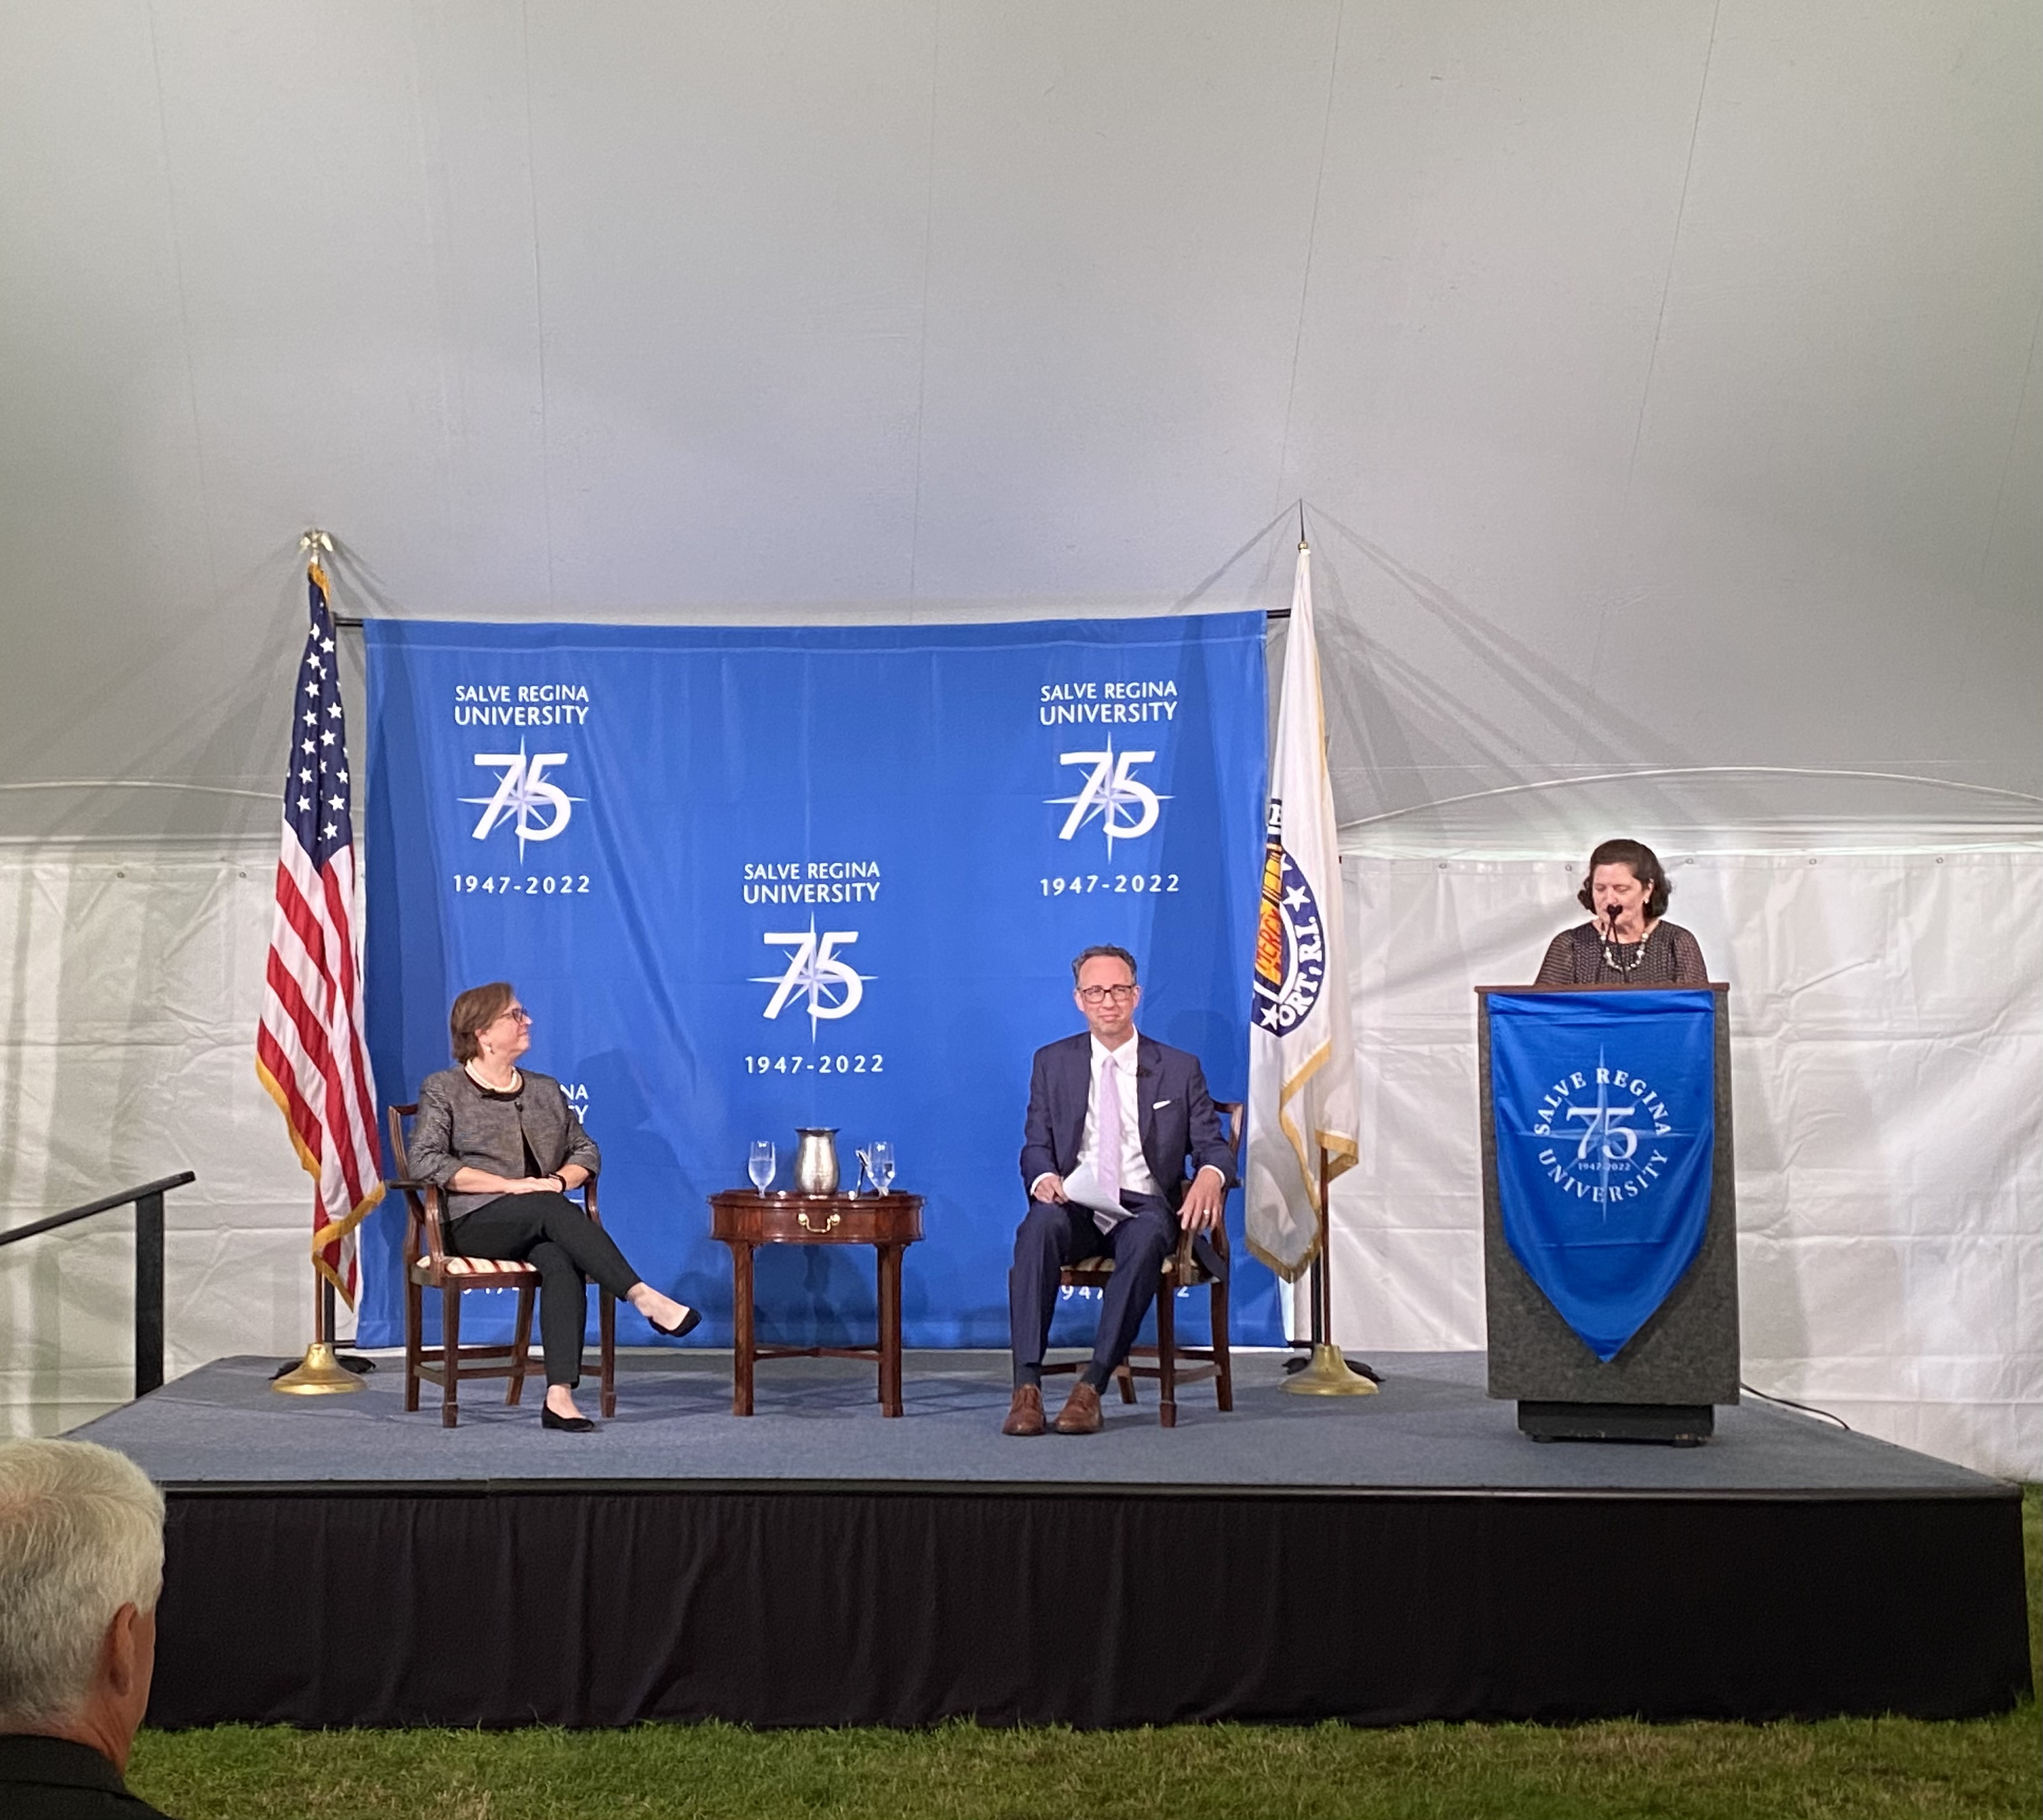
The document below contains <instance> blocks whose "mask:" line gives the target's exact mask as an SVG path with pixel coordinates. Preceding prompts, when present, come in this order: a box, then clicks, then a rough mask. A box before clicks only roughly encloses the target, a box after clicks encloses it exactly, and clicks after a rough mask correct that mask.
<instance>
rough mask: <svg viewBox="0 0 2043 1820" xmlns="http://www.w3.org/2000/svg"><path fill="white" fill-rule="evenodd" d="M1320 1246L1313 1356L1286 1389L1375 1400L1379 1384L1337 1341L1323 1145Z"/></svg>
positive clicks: (1323, 1149) (1299, 1394)
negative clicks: (1355, 1367)
mask: <svg viewBox="0 0 2043 1820" xmlns="http://www.w3.org/2000/svg"><path fill="white" fill-rule="evenodd" d="M1319 1217H1320V1243H1319V1252H1318V1255H1317V1256H1316V1257H1315V1258H1314V1259H1313V1356H1312V1358H1311V1359H1310V1360H1309V1362H1308V1363H1307V1364H1306V1366H1305V1370H1302V1371H1294V1373H1292V1374H1291V1375H1290V1377H1287V1378H1286V1379H1285V1380H1284V1388H1285V1389H1286V1390H1288V1391H1290V1392H1291V1393H1292V1394H1293V1395H1294V1396H1297V1397H1374V1395H1375V1394H1376V1385H1375V1383H1374V1381H1373V1380H1371V1379H1370V1378H1366V1377H1363V1374H1361V1373H1360V1372H1359V1371H1351V1370H1349V1369H1348V1364H1347V1360H1346V1359H1344V1358H1342V1357H1341V1350H1340V1347H1337V1346H1336V1345H1335V1344H1334V1342H1333V1331H1334V1307H1333V1278H1332V1273H1331V1272H1330V1270H1328V1264H1329V1263H1331V1262H1332V1260H1331V1259H1330V1258H1329V1256H1328V1242H1327V1148H1326V1146H1325V1145H1324V1144H1321V1145H1320V1209H1319Z"/></svg>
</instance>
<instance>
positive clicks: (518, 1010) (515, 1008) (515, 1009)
mask: <svg viewBox="0 0 2043 1820" xmlns="http://www.w3.org/2000/svg"><path fill="white" fill-rule="evenodd" d="M506 1017H516V1019H517V1020H518V1021H519V1023H521V1024H529V1023H531V1021H532V1013H531V1012H529V1011H527V1010H526V1009H525V1007H524V1006H522V1005H507V1006H504V1009H503V1010H501V1011H500V1012H498V1013H496V1016H495V1017H493V1018H491V1019H490V1020H489V1021H490V1022H491V1023H492V1024H500V1023H502V1022H503V1021H504V1019H505V1018H506Z"/></svg>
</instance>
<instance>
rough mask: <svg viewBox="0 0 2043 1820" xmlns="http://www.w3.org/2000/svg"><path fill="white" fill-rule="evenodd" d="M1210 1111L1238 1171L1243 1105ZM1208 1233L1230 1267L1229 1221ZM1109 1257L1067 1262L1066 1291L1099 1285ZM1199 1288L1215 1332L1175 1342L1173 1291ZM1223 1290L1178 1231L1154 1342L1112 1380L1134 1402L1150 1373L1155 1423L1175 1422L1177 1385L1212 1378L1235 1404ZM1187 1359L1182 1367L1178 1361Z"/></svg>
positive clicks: (1047, 1369)
mask: <svg viewBox="0 0 2043 1820" xmlns="http://www.w3.org/2000/svg"><path fill="white" fill-rule="evenodd" d="M1213 1110H1214V1111H1215V1112H1217V1113H1220V1114H1221V1117H1223V1118H1225V1120H1226V1121H1227V1134H1228V1141H1229V1142H1230V1143H1232V1144H1233V1146H1234V1155H1235V1173H1236V1174H1237V1175H1239V1174H1240V1173H1241V1128H1242V1113H1241V1107H1240V1105H1238V1104H1237V1103H1236V1102H1234V1101H1232V1100H1215V1101H1214V1102H1213ZM1222 1205H1223V1207H1225V1197H1222ZM1207 1237H1208V1238H1209V1240H1211V1241H1212V1243H1213V1249H1214V1250H1215V1251H1217V1252H1218V1253H1219V1254H1220V1260H1221V1264H1222V1266H1225V1267H1227V1268H1228V1269H1230V1270H1231V1269H1232V1266H1231V1264H1230V1263H1229V1260H1228V1249H1227V1223H1226V1221H1225V1220H1222V1221H1221V1224H1219V1225H1217V1226H1216V1227H1215V1228H1213V1231H1212V1232H1209V1234H1207ZM1111 1274H1113V1259H1111V1258H1087V1259H1086V1260H1085V1261H1084V1262H1083V1263H1077V1264H1067V1265H1066V1266H1064V1270H1063V1273H1062V1274H1061V1276H1060V1282H1061V1283H1062V1285H1063V1286H1064V1288H1066V1289H1100V1288H1102V1287H1104V1286H1105V1284H1106V1279H1107V1278H1108V1277H1109V1276H1110V1275H1111ZM1201 1287H1203V1288H1204V1289H1205V1290H1206V1291H1207V1301H1206V1306H1207V1309H1208V1315H1209V1322H1210V1324H1211V1327H1212V1330H1213V1343H1212V1345H1210V1346H1179V1344H1178V1343H1177V1340H1178V1310H1177V1301H1176V1297H1177V1293H1178V1291H1179V1290H1180V1289H1198V1288H1201ZM1227 1288H1228V1278H1226V1277H1225V1276H1218V1277H1217V1276H1215V1275H1213V1273H1212V1272H1211V1271H1209V1270H1207V1268H1206V1267H1205V1265H1204V1264H1202V1263H1200V1261H1199V1255H1198V1251H1197V1250H1196V1249H1194V1246H1193V1243H1192V1235H1191V1234H1190V1232H1180V1233H1179V1235H1178V1248H1177V1249H1176V1250H1175V1251H1173V1252H1172V1253H1171V1255H1170V1256H1168V1257H1167V1258H1166V1259H1164V1260H1163V1280H1162V1281H1161V1282H1159V1284H1158V1285H1157V1289H1156V1344H1155V1345H1154V1346H1136V1347H1130V1348H1129V1354H1128V1360H1127V1362H1126V1363H1125V1364H1123V1365H1121V1366H1117V1368H1116V1369H1115V1371H1114V1374H1113V1377H1114V1381H1115V1383H1117V1385H1119V1386H1120V1387H1121V1401H1122V1402H1124V1403H1133V1401H1134V1400H1135V1380H1136V1378H1138V1377H1153V1378H1155V1379H1156V1385H1157V1394H1158V1396H1159V1398H1160V1399H1161V1402H1160V1405H1159V1408H1158V1409H1157V1412H1156V1420H1157V1421H1158V1422H1159V1423H1160V1424H1161V1425H1162V1426H1163V1427H1166V1428H1175V1427H1177V1425H1178V1386H1179V1385H1181V1384H1201V1383H1203V1382H1205V1380H1206V1379H1208V1378H1211V1379H1212V1380H1213V1399H1214V1401H1215V1402H1216V1403H1217V1404H1218V1405H1219V1407H1220V1408H1221V1409H1222V1410H1229V1409H1232V1408H1233V1407H1234V1366H1233V1362H1232V1359H1231V1358H1229V1356H1228V1350H1227ZM1152 1358H1153V1359H1154V1360H1155V1361H1156V1363H1155V1364H1154V1365H1140V1364H1137V1363H1136V1360H1138V1359H1152ZM1187 1359H1189V1360H1190V1361H1192V1363H1190V1364H1189V1365H1186V1364H1184V1363H1182V1361H1184V1360H1187ZM1084 1365H1085V1362H1084V1360H1083V1359H1065V1360H1062V1361H1060V1362H1057V1363H1056V1364H1053V1365H1045V1366H1044V1367H1043V1374H1044V1376H1045V1377H1049V1376H1051V1375H1052V1374H1055V1373H1057V1372H1060V1371H1079V1370H1083V1369H1084Z"/></svg>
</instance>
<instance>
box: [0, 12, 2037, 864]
mask: <svg viewBox="0 0 2043 1820" xmlns="http://www.w3.org/2000/svg"><path fill="white" fill-rule="evenodd" d="M0 174H4V175H0V462H4V468H3V469H0V616H4V624H5V627H6V662H5V664H4V665H0V836H4V835H13V836H34V835H38V834H44V833H53V832H59V831H61V832H64V833H71V834H81V833H82V834H101V835H108V836H114V837H124V838H132V837H142V836H153V835H165V834H172V835H174V834H180V833H182V834H190V835H197V836H203V837H220V836H225V835H229V834H232V833H242V832H247V831H250V830H259V829H262V828H264V827H266V826H268V825H269V824H270V821H271V818H272V817H273V815H274V809H273V807H271V797H270V792H271V790H272V789H273V787H274V780H273V776H272V774H273V772H274V770H275V768H276V765H277V762H278V750H279V748H280V745H281V741H282V726H283V714H284V706H285V700H284V698H285V694H286V689H287V688H288V681H287V678H288V675H289V668H290V665H291V664H292V663H293V660H294V654H295V645H296V635H297V626H298V625H299V623H301V614H302V611H303V608H302V594H301V586H300V585H299V584H298V583H297V579H296V574H297V572H296V568H295V562H294V557H295V542H296V538H297V532H298V531H299V530H300V529H301V527H303V526H304V525H305V524H306V523H310V522H317V523H321V524H324V525H325V526H326V527H328V528H329V529H330V530H332V531H333V532H334V533H335V535H336V536H337V537H338V538H339V540H340V541H341V543H342V546H343V560H342V561H341V562H340V563H339V567H338V580H339V584H340V587H341V592H342V601H343V607H346V608H352V609H353V610H355V611H370V612H396V613H404V614H414V615H479V616H487V617H519V618H525V617H561V618H615V617H620V616H659V617H689V618H700V619H741V618H745V617H748V616H757V615H769V614H770V615H775V616H795V617H804V616H807V617H821V618H835V617H842V616H845V615H872V616H875V617H880V618H885V619H901V618H903V617H907V616H909V615H914V614H932V615H956V614H960V613H979V612H991V613H1004V614H1011V613H1016V612H1036V611H1044V610H1068V611H1101V610H1143V611H1153V610H1169V609H1171V608H1174V607H1179V608H1184V607H1190V608H1202V607H1213V606H1225V605H1244V604H1281V603H1282V600H1283V599H1284V598H1285V597H1286V595H1287V594H1288V590H1289V568H1290V550H1291V546H1292V544H1293V542H1294V541H1295V533H1294V528H1293V527H1294V523H1295V517H1294V514H1293V512H1292V511H1291V508H1292V505H1293V502H1294V501H1297V500H1299V499H1301V498H1302V499H1303V500H1305V504H1306V506H1307V508H1308V512H1309V515H1310V520H1311V523H1312V525H1313V535H1314V541H1315V544H1316V547H1317V552H1318V555H1317V561H1318V565H1319V569H1318V574H1319V582H1320V589H1321V598H1322V601H1323V607H1322V619H1323V624H1324V628H1325V630H1324V637H1325V638H1327V640H1328V663H1329V669H1330V672H1331V674H1332V679H1333V683H1332V686H1333V688H1334V690H1335V693H1336V698H1337V699H1336V702H1335V703H1334V704H1333V712H1334V718H1335V721H1336V740H1337V747H1336V759H1337V764H1338V767H1339V773H1340V775H1339V780H1338V791H1339V795H1340V807H1341V810H1342V813H1343V816H1344V817H1346V818H1349V819H1351V820H1354V821H1363V820H1365V819H1366V818H1372V817H1379V816H1382V815H1384V814H1386V813H1392V812H1397V814H1400V816H1401V818H1402V819H1403V821H1404V822H1405V825H1406V826H1416V827H1418V828H1420V829H1421V830H1424V832H1423V833H1422V834H1421V836H1420V838H1421V840H1422V841H1423V840H1424V839H1434V840H1437V841H1442V842H1444V843H1446V844H1447V845H1457V844H1466V843H1467V842H1468V841H1476V842H1478V844H1480V842H1481V840H1482V839H1483V838H1485V835H1486V834H1487V835H1488V836H1489V837H1494V836H1495V835H1496V834H1497V832H1498V830H1500V829H1508V828H1510V827H1512V826H1516V818H1520V817H1521V816H1522V814H1524V812H1525V808H1526V805H1527V804H1528V803H1532V802H1536V801H1539V800H1540V789H1543V788H1544V787H1547V786H1549V785H1550V784H1554V782H1555V781H1557V780H1568V779H1571V778H1576V777H1580V776H1601V775H1606V774H1610V773H1613V772H1615V773H1619V774H1620V775H1621V774H1624V773H1627V772H1635V771H1638V770H1640V769H1649V770H1652V771H1654V772H1658V773H1662V774H1663V775H1662V776H1660V777H1659V778H1658V780H1656V781H1655V782H1654V784H1653V785H1652V787H1651V788H1650V790H1646V791H1639V792H1634V793H1632V794H1631V795H1627V796H1626V797H1624V798H1623V799H1620V800H1621V801H1622V802H1624V803H1629V804H1631V806H1632V807H1633V808H1634V810H1635V818H1637V812H1638V811H1640V810H1642V811H1644V818H1645V819H1646V820H1647V821H1654V820H1665V821H1667V822H1679V821H1681V820H1682V819H1683V818H1688V819H1691V820H1696V821H1700V822H1704V823H1707V824H1710V825H1712V826H1716V825H1734V824H1739V823H1742V822H1750V823H1754V824H1760V823H1769V822H1771V823H1778V824H1782V825H1801V826H1819V825H1823V824H1826V823H1831V822H1842V823H1849V822H1853V821H1854V820H1862V819H1865V818H1872V819H1876V820H1880V821H1883V822H1889V823H1892V822H1911V821H1917V820H1919V821H1922V822H1945V823H1948V822H1957V821H1975V822H1986V823H1989V824H1990V823H1994V822H2007V821H2009V820H2010V819H2012V820H2016V821H2024V820H2026V821H2028V822H2034V821H2035V820H2036V819H2037V808H2038V805H2037V802H2036V801H2035V800H2034V799H2036V798H2037V797H2038V796H2043V746H2039V742H2038V741H2037V736H2036V735H2037V728H2036V714H2035V703H2036V695H2037V680H2038V676H2039V674H2043V663H2040V662H2039V659H2043V512H2040V511H2039V509H2038V508H2039V506H2043V396H2039V395H2043V383H2039V381H2038V377H2037V375H2036V374H2035V373H2034V372H2033V360H2034V351H2035V346H2036V341H2037V323H2038V316H2039V301H2040V300H2043V257H2039V252H2040V251H2043V13H2039V10H2038V9H2037V8H2036V7H2035V6H2033V5H2029V4H2026V3H2009V4H1994V3H1988V0H1891V3H1889V4H1886V5H1872V6H1869V5H1866V4H1863V3H1861V0H1852V3H1850V4H1833V5H1822V4H1813V3H1800V0H1796V3H1792V4H1782V3H1781V0H1654V3H1653V4H1646V3H1643V0H1640V3H1635V4H1622V3H1616V0H1612V3H1606V4H1584V3H1579V0H1527V3H1525V4H1520V5H1510V4H1504V3H1503V0H1465V3H1461V4H1455V3H1450V0H1374V3H1366V0H1345V3H1343V0H1289V3H1286V4H1277V5H1267V6H1255V5H1250V4H1244V3H1243V0H1156V3H1152V4H1116V5H1110V6H1102V5H1099V4H1097V3H1096V0H1068V3H1056V0H1031V3H1029V4H1026V5H1022V4H1013V3H1007V4H985V3H981V4H972V3H968V0H868V3H865V4H861V5H858V6H844V5H841V4H835V3H821V0H815V3H809V0H746V4H743V5H716V6H707V5H701V6H684V5H674V4H668V3H665V0H661V3H654V0H646V3H644V4H636V5H627V4H623V3H619V0H613V3H599V4H591V3H588V0H527V3H526V4H517V3H515V0H466V3H451V4H428V3H425V0H419V3H416V4H397V3H394V0H380V3H379V0H328V3H324V4H322V3H317V0H304V3H300V4H286V3H282V0H238V3H228V0H213V3H197V4H191V5H182V6H163V5H151V4H148V3H146V0H21V3H19V4H15V5H12V6H7V7H6V8H5V9H4V10H0ZM1719 766H1736V767H1741V768H1743V769H1742V770H1740V771H1739V772H1737V773H1736V774H1731V773H1727V772H1717V771H1709V772H1700V773H1699V772H1697V771H1696V768H1699V767H1719ZM1811 768H1819V769H1823V770H1827V771H1850V772H1872V773H1879V774H1883V775H1884V776H1907V777H1918V778H1925V779H1930V780H1941V781H1940V782H1938V783H1936V784H1930V785H1923V784H1897V783H1891V782H1883V781H1880V780H1879V779H1878V778H1875V779H1872V780H1863V779H1862V780H1856V781H1854V780H1848V779H1846V780H1839V779H1836V778H1830V779H1824V780H1816V779H1809V778H1803V777H1797V776H1794V775H1792V773H1794V772H1798V771H1805V770H1807V769H1811ZM1669 773H1673V774H1678V775H1677V776H1667V775H1664V774H1669ZM1945 784H1967V785H1971V786H1974V787H1976V788H1975V789H1974V790H1973V791H1970V792H1960V791H1952V790H1950V789H1949V788H1947V787H1945ZM1527 785H1533V786H1538V787H1540V788H1539V789H1534V790H1531V791H1527V790H1526V789H1524V786H1527ZM52 786H56V787H52ZM1979 787H1984V791H1987V792H2009V791H2011V792H2015V793H2016V794H2015V795H2000V794H1991V793H1987V794H1983V793H1981V790H1980V788H1979ZM1499 789H1505V790H1508V791H1511V794H1509V795H1505V796H1502V797H1497V796H1493V795H1488V794H1485V793H1488V792H1493V791H1497V790H1499ZM1464 798H1473V799H1475V801H1476V804H1477V807H1474V808H1470V807H1467V806H1466V805H1458V806H1457V807H1454V808H1453V809H1452V810H1449V811H1443V812H1441V814H1439V815H1438V816H1437V817H1429V816H1428V814H1426V813H1424V806H1425V805H1428V804H1432V803H1441V802H1444V801H1447V800H1448V799H1464ZM1415 811H1417V812H1418V814H1417V818H1416V821H1414V820H1413V814H1414V812H1415Z"/></svg>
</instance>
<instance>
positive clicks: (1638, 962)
mask: <svg viewBox="0 0 2043 1820" xmlns="http://www.w3.org/2000/svg"><path fill="white" fill-rule="evenodd" d="M1652 939H1653V931H1652V930H1651V929H1647V930H1646V932H1645V933H1643V934H1642V935H1641V936H1640V937H1639V952H1637V953H1636V954H1635V955H1634V956H1632V957H1631V960H1628V961H1621V960H1619V959H1618V958H1617V956H1616V955H1615V954H1613V953H1612V952H1611V946H1610V938H1609V937H1608V936H1606V937H1604V944H1603V964H1604V966H1606V967H1608V968H1609V969H1610V970H1611V971H1612V972H1613V973H1636V972H1637V971H1639V967H1641V966H1642V965H1643V964H1644V963H1645V960H1646V943H1648V942H1649V941H1651V940H1652ZM1617 945H1618V946H1619V948H1629V947H1630V946H1631V943H1630V942H1628V941H1621V942H1619V944H1617Z"/></svg>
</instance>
